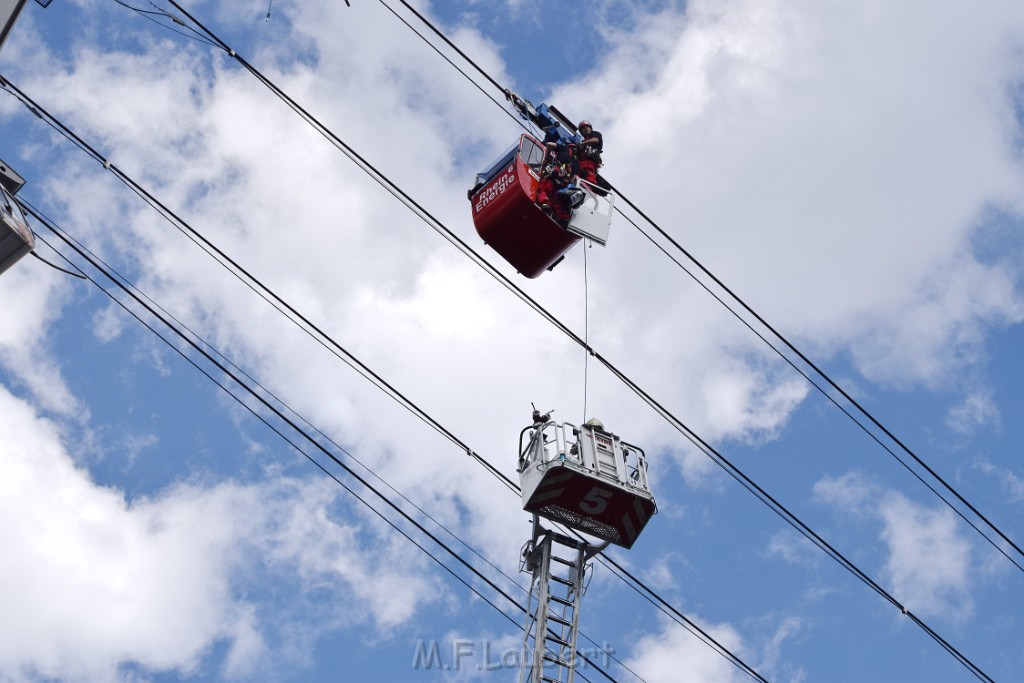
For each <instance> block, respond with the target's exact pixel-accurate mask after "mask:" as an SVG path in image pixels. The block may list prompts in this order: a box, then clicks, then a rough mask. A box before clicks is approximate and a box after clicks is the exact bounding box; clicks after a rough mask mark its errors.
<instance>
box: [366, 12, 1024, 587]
mask: <svg viewBox="0 0 1024 683" xmlns="http://www.w3.org/2000/svg"><path fill="white" fill-rule="evenodd" d="M398 1H399V2H401V4H402V5H403V6H405V8H406V9H407V10H409V11H410V12H411V13H412V14H414V15H415V16H416V18H417V19H419V20H420V21H421V22H422V23H423V24H425V25H426V26H427V27H428V28H430V29H431V30H432V31H433V33H434V34H435V35H437V36H438V37H439V38H440V39H441V40H442V41H443V42H444V43H445V44H446V45H448V46H449V47H450V48H452V49H453V50H455V51H456V52H457V53H458V54H459V56H460V57H462V58H463V59H464V60H465V61H466V62H467V63H468V64H469V65H470V66H472V67H473V68H474V69H475V70H476V71H477V73H479V74H481V75H482V76H483V77H484V78H486V79H487V80H488V81H489V82H490V83H491V84H492V85H493V86H494V87H495V88H496V89H498V90H499V91H502V92H503V91H504V88H503V87H502V86H501V84H500V83H498V82H497V81H496V80H495V79H494V78H493V77H492V76H491V75H490V74H489V73H487V72H486V71H485V70H484V69H483V68H482V67H481V66H480V65H479V64H477V63H476V62H475V61H474V60H473V59H472V58H470V57H469V56H468V55H466V53H465V52H463V51H462V50H461V49H459V47H458V46H457V45H456V44H455V43H454V41H452V40H451V39H450V38H449V37H448V36H447V35H446V34H445V33H444V32H443V31H441V30H440V29H439V28H437V26H436V25H435V24H434V23H433V22H431V21H430V20H429V19H428V18H427V17H425V16H424V15H423V14H422V13H421V12H420V11H419V10H417V9H416V8H415V7H413V6H412V5H410V4H409V3H408V2H407V0H398ZM378 2H380V3H381V4H385V6H386V3H385V2H384V0H378ZM389 9H390V8H389ZM392 12H394V10H392ZM414 32H415V33H416V35H418V36H420V38H421V39H423V40H424V42H426V43H427V44H428V45H430V46H431V47H432V48H433V49H434V50H437V48H436V47H435V46H433V45H432V44H431V43H430V42H429V41H427V40H426V39H425V38H424V37H423V35H422V34H421V33H419V32H418V31H415V30H414ZM437 51H438V52H439V50H437ZM458 70H459V72H460V73H463V74H464V75H465V73H464V72H463V71H462V69H458ZM466 78H467V80H469V81H471V82H472V83H474V84H476V81H474V80H473V79H471V78H469V76H466ZM477 87H479V86H477ZM491 99H492V100H493V101H495V102H497V100H494V98H491ZM497 104H498V106H499V107H500V108H501V109H502V110H503V111H505V112H508V109H507V107H505V106H504V105H503V104H502V103H500V102H497ZM524 127H527V126H525V125H524ZM609 185H611V184H610V183H609ZM611 189H612V191H613V192H615V193H616V196H618V197H621V198H622V199H623V201H625V202H626V203H627V204H628V205H629V207H630V208H632V209H633V210H634V211H635V212H636V213H637V214H639V215H640V216H641V217H642V218H643V220H644V221H645V222H647V223H648V224H649V225H650V226H651V227H653V228H654V229H655V230H656V231H657V232H658V234H659V235H661V236H662V238H664V239H665V240H667V241H668V242H669V243H670V244H671V245H672V246H673V247H674V248H675V249H676V250H677V251H679V252H680V253H681V254H683V255H684V256H685V257H686V258H687V259H688V260H689V261H690V262H692V263H693V264H694V265H695V266H696V267H697V268H698V269H699V270H700V271H701V272H703V273H704V274H705V275H706V276H707V277H709V278H710V279H711V280H712V281H713V282H714V283H715V284H716V285H717V286H718V287H720V288H721V289H722V290H723V291H724V292H725V293H726V294H727V295H728V296H729V297H730V298H731V299H732V300H734V301H735V302H736V303H737V304H739V306H740V307H741V308H742V309H743V310H745V311H746V312H747V313H748V314H750V315H751V316H753V318H754V319H755V320H756V321H757V322H758V323H760V324H761V325H763V326H764V327H765V329H767V330H768V331H769V332H770V333H771V334H772V335H773V336H774V337H775V338H777V339H778V340H779V341H780V342H781V343H782V344H783V345H784V346H785V347H786V348H788V349H789V350H790V351H791V352H792V353H794V354H795V355H796V356H797V357H798V358H799V359H800V360H801V361H802V362H804V363H805V364H806V365H807V366H808V367H810V368H811V369H812V370H813V371H814V373H816V374H817V375H818V376H820V377H821V378H822V379H823V380H824V381H825V382H826V383H827V384H828V385H829V386H830V387H832V389H833V390H834V391H836V392H838V393H839V394H840V396H841V397H842V398H843V399H844V400H846V401H847V402H848V403H849V404H850V405H852V406H853V407H854V408H855V409H856V410H857V412H859V413H860V414H861V415H862V416H863V417H864V418H865V419H867V420H868V421H869V422H870V423H871V424H872V425H874V426H875V428H877V429H878V430H880V431H881V432H882V434H883V435H884V436H885V437H887V438H888V439H890V440H891V442H892V443H893V444H895V445H896V446H897V447H898V449H899V450H902V451H903V452H904V453H905V454H907V455H908V456H909V457H910V458H911V459H912V460H913V461H914V462H915V463H917V465H918V466H919V467H921V468H922V469H924V471H925V472H926V473H927V474H928V475H929V476H931V477H932V478H933V479H934V480H935V481H936V482H938V485H939V486H940V487H941V488H943V489H945V490H946V491H947V492H948V493H950V494H951V495H953V497H954V498H955V499H956V500H957V501H959V502H960V503H961V504H962V505H963V506H964V507H966V508H967V509H968V510H969V511H970V512H971V513H972V514H974V515H975V516H976V517H977V518H978V519H979V520H980V521H981V522H982V523H983V524H984V525H985V526H986V527H988V528H989V529H990V530H991V531H992V532H994V533H995V534H996V535H997V536H998V537H999V538H1000V539H1002V541H1003V542H1004V543H1006V544H1007V545H1008V546H1009V547H1011V548H1012V549H1013V550H1014V551H1016V553H1017V554H1018V555H1020V556H1021V557H1022V558H1024V550H1022V549H1021V547H1020V546H1019V545H1018V544H1017V543H1016V542H1015V541H1014V540H1013V539H1012V538H1010V536H1009V535H1008V534H1006V533H1005V532H1003V530H1002V529H1001V528H1000V527H998V526H997V525H996V524H995V523H994V522H992V521H991V520H990V519H989V518H988V516H986V515H985V514H983V513H982V512H981V511H980V510H979V509H978V508H977V507H976V506H975V505H973V504H972V503H971V502H970V501H968V500H967V498H966V497H964V496H963V495H962V494H961V493H960V492H959V491H957V490H956V489H955V488H954V487H953V486H952V485H951V484H950V483H949V482H948V481H946V479H945V478H943V477H942V476H941V475H940V474H939V473H938V472H937V471H935V470H934V469H933V468H932V467H931V466H929V465H928V464H927V463H926V462H925V461H924V460H923V459H922V458H921V457H920V456H918V455H917V453H915V452H914V451H913V450H912V449H911V448H910V447H909V446H908V445H907V444H906V443H904V442H903V441H902V440H901V439H900V438H898V437H897V436H896V435H895V434H894V433H893V432H892V431H891V430H890V429H889V428H888V427H886V426H885V425H884V424H883V423H882V422H881V421H880V420H879V419H878V418H876V417H875V416H874V414H872V413H871V412H870V411H869V410H868V409H867V408H866V407H864V406H863V405H862V404H861V403H860V402H859V401H857V400H856V399H854V398H853V396H851V395H850V394H849V393H848V392H847V391H846V390H845V389H843V388H842V387H841V386H840V385H839V384H838V382H836V381H835V380H833V379H832V377H831V376H830V375H829V374H827V373H826V372H825V371H824V370H822V369H821V368H820V367H819V366H818V365H817V364H815V363H814V362H813V361H812V360H811V359H810V358H809V357H808V356H806V355H805V354H804V353H803V352H802V351H800V350H799V349H798V348H797V347H796V345H795V344H793V343H792V342H791V341H790V340H789V339H788V338H787V337H786V336H784V335H783V334H782V333H781V332H779V331H778V330H777V329H776V328H775V327H774V326H772V325H771V324H770V323H769V322H768V321H767V320H766V319H765V318H763V317H762V316H761V315H760V314H759V313H757V312H756V311H755V310H754V309H753V308H752V307H751V306H750V305H749V304H748V303H747V302H746V301H745V300H744V299H742V298H741V297H740V296H739V295H738V294H736V293H735V292H734V291H733V290H732V289H730V288H729V287H728V286H726V285H725V283H724V282H722V281H721V280H720V279H719V278H718V277H717V276H716V275H715V274H714V273H712V272H711V270H710V269H708V268H707V267H706V266H705V265H704V264H703V263H702V262H701V261H700V260H698V259H697V258H696V257H695V256H694V255H693V254H691V253H690V252H689V251H688V250H686V249H685V248H684V247H683V246H682V245H680V244H679V242H678V241H676V240H675V239H674V238H673V237H672V236H671V235H669V234H668V233H667V232H666V231H665V230H664V229H662V228H661V226H659V225H658V224H657V223H656V222H655V221H654V220H653V219H652V218H651V217H650V216H648V215H647V214H646V213H644V212H643V211H642V210H641V209H640V208H639V207H637V206H636V204H634V203H633V202H632V201H631V200H630V199H629V197H627V196H626V195H625V194H622V193H620V192H619V191H618V189H617V188H615V186H614V185H611ZM615 210H616V212H617V213H619V214H620V215H623V216H624V217H625V214H624V213H623V212H622V210H621V209H620V208H619V207H616V208H615ZM627 220H630V223H632V224H633V226H634V227H636V228H637V229H638V230H639V231H640V232H641V234H643V235H644V236H645V237H647V239H648V240H650V241H651V242H652V243H654V244H655V245H656V246H658V247H659V249H661V250H662V251H663V253H665V255H666V256H669V258H670V259H671V260H672V261H674V262H675V263H676V264H677V265H678V266H679V267H680V268H682V269H683V270H684V272H686V273H687V274H688V275H689V276H690V277H691V278H692V279H693V280H694V281H695V282H697V283H698V284H699V285H700V286H701V287H703V288H704V289H705V290H707V291H708V293H709V294H711V295H712V296H713V297H714V298H715V299H716V300H718V301H719V303H721V304H722V305H723V306H725V307H726V308H727V309H728V310H729V311H730V312H731V313H732V314H733V315H734V316H735V317H736V318H737V319H739V320H740V321H741V322H742V323H743V324H744V325H746V326H747V327H748V328H749V329H750V330H751V331H752V332H754V333H755V335H757V336H758V337H759V338H761V340H762V341H763V342H765V343H766V344H768V346H769V347H771V348H772V350H774V351H775V353H776V354H778V355H779V356H780V357H781V358H783V360H785V361H786V362H787V363H788V364H789V365H791V366H792V367H793V368H794V369H795V370H796V371H797V372H798V373H799V374H801V375H802V376H803V377H804V378H805V379H806V380H807V381H808V382H810V383H811V384H812V386H814V388H815V389H816V390H818V391H819V392H820V393H821V394H822V395H824V396H825V397H826V398H827V399H828V400H829V401H830V402H831V403H833V404H834V405H835V406H836V407H837V408H839V409H840V410H841V411H842V412H843V413H844V414H845V415H846V416H847V417H848V418H849V419H851V420H853V421H854V422H855V423H856V424H857V425H858V426H859V427H860V429H861V430H863V431H864V432H865V433H866V434H867V435H868V436H869V437H870V438H871V439H873V440H874V441H875V442H876V443H878V445H879V446H881V447H882V448H883V449H884V450H885V451H886V452H888V453H889V454H890V455H891V456H892V457H893V458H895V459H896V460H897V461H898V463H899V464H900V465H901V466H902V467H903V468H905V469H906V470H907V471H908V472H909V473H910V474H911V475H913V476H914V477H915V478H916V479H918V481H920V482H921V483H922V484H924V485H925V486H926V487H927V488H928V489H929V490H930V491H931V492H932V493H933V494H934V495H936V496H937V497H938V498H939V499H940V500H941V501H942V502H943V503H944V504H945V505H946V506H947V507H948V508H950V509H951V510H952V511H953V512H954V513H956V514H957V516H959V517H960V518H961V519H962V520H963V521H964V522H966V523H967V524H968V525H969V526H970V527H971V528H972V529H974V530H975V531H976V532H977V533H979V534H980V535H981V536H982V537H983V538H984V539H985V540H986V541H987V542H988V543H989V544H990V545H991V546H992V547H993V548H995V549H996V550H997V551H998V552H999V553H1000V554H1002V555H1003V556H1004V557H1005V558H1006V559H1008V560H1009V561H1010V562H1012V563H1013V564H1014V565H1015V566H1016V567H1017V569H1018V570H1020V571H1022V572H1024V565H1021V563H1020V562H1019V561H1018V560H1015V559H1014V558H1012V557H1010V555H1009V554H1008V553H1007V552H1006V551H1005V550H1004V549H1003V548H1001V547H1000V546H999V545H998V544H997V543H996V542H995V541H994V540H993V539H992V538H991V537H990V536H989V535H988V534H987V533H985V532H984V531H982V530H981V529H980V528H979V527H978V526H977V524H975V523H974V522H972V521H971V520H969V519H968V518H967V516H966V514H965V513H964V512H963V511H962V510H960V509H959V508H958V507H956V506H955V505H954V504H953V503H952V502H951V501H950V500H948V499H947V498H946V497H945V496H944V495H942V494H941V493H940V492H939V491H938V490H937V489H936V488H935V487H934V486H933V485H931V484H930V483H928V482H927V481H925V479H924V477H923V476H922V475H921V474H920V473H919V472H917V471H916V470H914V469H913V468H912V467H911V466H910V465H909V464H908V463H907V462H906V461H904V460H903V459H902V458H900V457H899V456H898V455H897V454H896V452H895V451H894V450H893V449H892V448H890V447H889V446H888V445H887V444H884V443H883V442H882V440H881V438H880V437H879V436H878V435H877V434H875V433H874V432H872V431H871V430H870V429H868V427H867V426H866V425H864V424H863V423H862V422H861V421H860V420H859V419H857V418H856V417H855V416H854V415H853V414H852V413H851V412H849V411H848V410H846V409H845V408H844V407H843V406H841V405H840V403H839V401H837V400H836V398H835V397H834V396H832V395H831V394H829V393H828V392H827V391H825V390H824V389H823V388H822V387H821V386H820V385H818V384H817V383H816V382H814V381H812V380H811V379H810V377H808V375H807V374H806V373H805V372H804V371H803V370H801V369H800V368H798V367H797V366H796V364H795V363H794V362H793V361H792V360H791V359H790V358H788V357H787V356H786V355H785V354H783V353H782V351H781V350H780V349H778V348H777V347H776V346H775V345H774V344H772V343H771V342H770V341H768V340H767V339H766V338H765V337H764V336H763V335H761V334H760V333H759V332H757V331H756V330H754V328H753V326H752V325H751V324H750V323H749V321H747V320H745V319H744V318H743V317H742V316H741V315H740V314H739V313H738V312H737V311H735V310H734V309H733V308H732V307H731V306H730V305H728V304H727V303H726V302H725V301H724V300H722V299H721V298H720V297H719V296H718V295H716V294H714V293H713V292H712V291H711V289H710V288H709V287H708V286H707V285H706V283H704V282H702V281H701V280H700V279H699V278H697V277H696V276H695V274H694V273H692V272H691V271H690V270H688V269H687V268H685V267H684V266H683V265H682V264H681V263H679V262H678V261H677V260H676V259H674V258H672V257H671V256H670V255H669V254H668V252H667V251H666V250H665V249H664V248H663V247H661V246H660V245H658V244H657V243H656V242H655V240H653V239H652V238H651V237H650V236H649V235H648V234H647V233H646V232H645V231H643V230H641V229H640V227H639V226H638V225H636V223H635V222H634V221H632V220H631V219H628V217H627Z"/></svg>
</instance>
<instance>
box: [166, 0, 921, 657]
mask: <svg viewBox="0 0 1024 683" xmlns="http://www.w3.org/2000/svg"><path fill="white" fill-rule="evenodd" d="M172 4H175V6H178V5H176V3H173V2H172ZM178 8H179V9H180V6H178ZM190 18H191V20H194V22H195V18H193V17H190ZM224 47H225V49H229V48H226V46H224ZM229 53H230V54H231V55H232V56H236V58H238V57H237V55H236V54H234V53H233V50H229ZM242 61H243V62H244V60H242ZM244 63H247V62H244ZM247 68H248V69H250V70H251V71H252V68H251V67H247ZM279 96H280V95H279ZM365 170H366V169H365ZM378 182H381V181H380V180H378ZM399 193H400V189H399ZM402 194H403V193H402ZM428 215H429V214H428ZM421 217H422V216H421ZM484 263H485V261H484ZM527 298H528V297H527ZM541 310H543V308H541V309H540V310H539V312H541ZM549 319H552V323H553V324H556V326H559V327H561V328H563V329H564V331H565V332H566V333H567V334H569V335H570V336H573V337H574V335H572V334H571V332H570V331H568V329H567V328H564V326H561V324H560V323H559V322H557V319H556V318H549ZM575 340H577V341H578V343H579V341H580V340H579V338H575ZM585 346H586V345H585ZM588 348H589V347H588ZM594 354H595V356H596V357H598V358H599V359H600V360H601V361H602V362H603V364H604V365H606V366H607V367H609V369H610V368H611V367H610V365H609V364H608V362H607V361H606V360H605V359H603V358H601V357H600V356H599V354H596V352H594ZM621 379H625V377H624V376H622V377H621ZM631 388H633V387H631ZM637 389H638V387H636V388H634V390H635V391H636V390H637ZM662 410H664V409H662ZM680 424H681V423H680ZM677 428H678V427H677ZM764 502H766V504H769V503H768V502H767V501H764ZM769 507H771V506H770V504H769ZM834 559H835V558H834ZM904 613H907V612H906V611H904ZM921 625H922V626H923V627H924V626H925V625H923V624H921ZM932 633H933V634H934V632H932ZM935 636H936V637H937V634H935Z"/></svg>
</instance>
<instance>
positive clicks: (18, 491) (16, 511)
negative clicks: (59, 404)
mask: <svg viewBox="0 0 1024 683" xmlns="http://www.w3.org/2000/svg"><path fill="white" fill-rule="evenodd" d="M0 422H2V425H0V432H2V433H3V434H4V435H5V439H4V443H3V444H2V445H0V459H2V461H3V462H2V465H3V471H4V473H5V475H4V477H3V479H2V482H0V486H2V488H3V491H2V495H0V506H2V507H3V514H2V515H0V519H2V520H4V522H3V523H2V525H0V538H2V539H3V543H4V548H5V552H4V555H3V559H2V560H0V582H2V583H3V585H4V586H6V587H7V588H8V589H7V591H6V593H5V595H6V597H5V609H4V613H3V617H2V618H0V672H2V673H3V675H4V676H5V678H6V679H8V680H31V679H32V678H33V677H34V676H37V675H39V676H45V677H48V678H50V677H53V678H60V679H62V680H69V681H75V680H100V679H104V680H115V679H117V678H118V667H119V666H120V665H121V664H124V663H128V662H132V663H135V664H136V665H138V666H139V667H141V668H142V669H143V670H147V671H152V672H161V671H172V670H174V671H178V672H179V673H180V674H181V675H185V676H188V675H191V674H193V673H195V672H196V670H197V667H198V666H199V665H200V662H201V661H202V659H203V657H204V656H205V655H206V654H207V653H208V652H209V649H210V648H211V647H212V645H213V644H214V643H216V642H218V641H227V642H228V643H229V644H230V647H229V649H228V654H227V657H226V660H225V663H224V666H225V670H226V673H227V674H228V675H231V676H242V677H245V676H246V675H247V674H248V673H251V672H252V671H254V670H255V669H256V668H257V667H259V666H261V665H267V664H268V663H269V662H273V661H274V659H275V658H280V657H282V656H284V655H285V652H286V651H287V650H288V647H285V645H284V644H282V643H280V642H268V636H269V635H274V636H275V638H278V639H279V638H280V637H281V635H280V634H281V632H282V631H287V623H281V622H282V621H283V622H287V621H288V620H289V619H296V618H298V619H299V620H300V621H302V622H303V623H304V625H305V628H306V629H313V630H314V631H315V630H316V629H318V628H319V629H325V628H328V627H331V628H338V627H339V626H344V625H348V626H353V625H355V626H359V627H360V628H366V627H367V626H370V627H375V628H379V629H381V630H387V629H390V628H393V627H394V626H395V625H396V624H399V623H402V622H404V621H405V620H407V619H409V618H410V617H411V616H412V615H413V614H414V613H415V611H416V610H417V609H418V608H419V606H420V605H421V604H423V601H424V600H429V599H430V597H429V596H431V595H432V594H433V592H434V591H433V589H432V588H431V587H430V586H428V585H427V583H426V580H425V579H423V578H420V577H419V576H418V572H417V570H416V567H417V566H418V565H419V563H420V562H421V561H422V560H421V559H418V558H416V557H414V556H411V554H412V553H415V552H416V551H414V550H412V549H411V548H409V547H408V546H407V545H406V544H404V543H399V542H397V541H394V540H392V541H387V542H385V543H383V544H380V543H377V542H369V543H368V542H367V541H366V540H365V539H363V538H361V534H362V533H365V531H361V528H360V526H359V525H356V524H349V525H343V524H341V523H339V522H337V521H335V519H334V515H333V514H332V512H331V510H332V509H334V508H335V499H336V497H337V496H338V495H339V489H338V488H337V487H335V486H333V485H331V484H328V483H325V482H324V481H320V480H318V481H316V482H314V483H313V484H309V483H303V482H300V481H296V480H290V479H281V478H272V479H270V480H268V481H267V482H265V483H259V484H251V485H243V484H238V483H234V482H231V481H227V482H223V483H220V484H215V485H212V486H203V485H200V484H179V485H176V486H173V487H171V488H169V489H167V490H165V491H162V492H161V493H160V494H158V495H156V496H154V497H151V498H141V499H137V500H133V501H128V500H126V499H125V496H124V494H123V493H122V492H120V491H118V490H116V489H113V488H109V487H103V486H99V485H97V484H95V483H93V482H92V481H90V479H89V477H88V475H87V473H86V472H85V471H83V470H81V469H76V468H75V467H74V466H73V465H72V463H71V460H70V458H69V457H68V455H67V454H66V452H65V451H64V447H63V446H62V445H61V443H60V440H59V435H58V434H57V429H56V427H55V426H54V425H53V424H51V423H48V422H45V421H42V420H40V419H39V418H38V417H36V416H35V415H33V414H32V412H31V410H30V409H29V408H28V407H27V406H26V405H25V404H24V403H23V402H22V401H19V400H18V399H16V398H14V397H13V396H11V395H10V394H9V393H7V392H6V391H3V392H0ZM386 538H391V537H390V536H388V537H386ZM396 543H398V544H397V545H396ZM261 565H263V566H268V565H269V567H270V570H271V575H272V577H273V579H272V580H273V581H275V582H277V583H278V590H279V591H280V590H288V591H289V592H292V591H295V590H298V592H299V594H300V595H301V594H302V593H304V592H306V591H321V592H323V591H327V593H328V594H330V595H331V596H332V597H331V603H332V606H331V608H330V609H329V610H328V613H327V614H326V615H324V616H323V617H322V618H323V623H320V624H319V625H318V624H317V623H316V620H311V619H310V617H311V615H310V614H309V613H303V614H301V615H290V614H288V612H287V610H276V609H275V611H274V612H273V617H272V620H271V621H269V622H268V621H267V617H268V616H269V615H264V614H262V611H265V610H267V609H268V606H267V605H263V604H260V603H259V602H253V600H255V598H253V599H248V598H245V597H243V596H244V595H245V594H246V593H247V592H248V591H247V589H246V586H247V585H249V584H248V581H251V580H253V576H254V574H253V572H254V571H256V569H257V568H258V567H259V566H261ZM289 576H292V577H294V576H298V577H299V578H300V581H299V585H298V588H297V589H296V588H295V587H294V579H289V578H287V577H289ZM290 582H291V583H290ZM13 587H17V590H11V589H12V588H13ZM292 600H295V598H294V597H293V598H292ZM293 645H294V644H292V645H289V647H291V646H293Z"/></svg>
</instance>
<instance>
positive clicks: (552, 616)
mask: <svg viewBox="0 0 1024 683" xmlns="http://www.w3.org/2000/svg"><path fill="white" fill-rule="evenodd" d="M547 619H548V621H553V622H555V623H556V624H561V625H562V626H572V622H571V621H569V620H568V619H563V618H562V617H560V616H558V615H557V614H548V615H547Z"/></svg>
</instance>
